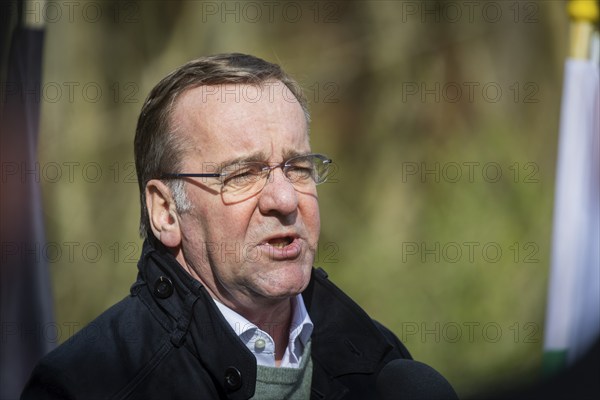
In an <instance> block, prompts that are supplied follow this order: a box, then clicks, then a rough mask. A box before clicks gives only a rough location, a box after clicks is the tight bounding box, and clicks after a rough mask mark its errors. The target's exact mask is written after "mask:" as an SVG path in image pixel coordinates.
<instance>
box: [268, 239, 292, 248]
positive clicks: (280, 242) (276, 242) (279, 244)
mask: <svg viewBox="0 0 600 400" xmlns="http://www.w3.org/2000/svg"><path fill="white" fill-rule="evenodd" d="M290 243H292V239H290V238H289V237H286V238H277V239H273V240H269V242H268V244H269V245H270V246H273V247H276V248H278V249H282V248H284V247H285V246H287V245H288V244H290Z"/></svg>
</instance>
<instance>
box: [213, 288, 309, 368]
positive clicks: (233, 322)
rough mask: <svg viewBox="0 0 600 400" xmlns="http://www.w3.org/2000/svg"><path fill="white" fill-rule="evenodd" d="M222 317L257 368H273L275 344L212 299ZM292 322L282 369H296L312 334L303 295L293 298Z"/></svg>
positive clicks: (248, 322) (230, 310)
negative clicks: (252, 357)
mask: <svg viewBox="0 0 600 400" xmlns="http://www.w3.org/2000/svg"><path fill="white" fill-rule="evenodd" d="M213 300H214V302H215V304H216V305H217V308H218V309H219V311H221V314H223V317H224V318H225V320H226V321H227V323H228V324H229V326H230V327H231V329H233V331H234V332H235V334H236V335H237V336H238V337H239V338H240V340H241V341H242V342H243V343H244V345H246V347H248V349H249V350H250V351H251V352H252V354H254V356H255V357H256V361H257V364H258V365H265V366H269V367H274V366H275V343H274V341H273V339H272V338H271V336H270V335H269V334H268V333H267V332H265V331H263V330H261V329H259V328H258V327H257V326H256V325H254V324H253V323H252V322H250V321H248V320H247V319H246V318H244V317H243V316H241V315H240V314H238V313H237V312H235V311H233V310H232V309H231V308H229V307H227V306H226V305H224V304H223V303H221V302H219V301H218V300H216V299H213ZM291 301H292V321H291V323H290V333H289V339H288V346H287V348H286V351H285V354H284V355H283V359H282V362H281V366H282V367H289V368H297V367H298V366H299V365H300V361H301V359H302V353H303V351H304V348H305V346H306V344H307V343H308V341H309V340H310V336H311V334H312V331H313V327H314V326H313V323H312V321H311V319H310V316H309V315H308V311H307V310H306V306H305V304H304V299H303V298H302V295H300V294H299V295H297V296H295V297H293V298H292V300H291Z"/></svg>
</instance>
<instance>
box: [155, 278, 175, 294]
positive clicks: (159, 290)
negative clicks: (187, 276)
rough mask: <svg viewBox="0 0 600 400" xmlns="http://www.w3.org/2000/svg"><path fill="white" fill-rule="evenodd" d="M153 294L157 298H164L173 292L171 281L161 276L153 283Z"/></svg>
mask: <svg viewBox="0 0 600 400" xmlns="http://www.w3.org/2000/svg"><path fill="white" fill-rule="evenodd" d="M154 294H155V295H156V297H158V298H159V299H166V298H167V297H169V296H171V295H172V294H173V282H171V280H170V279H169V278H167V277H164V276H161V277H160V278H158V279H157V280H156V282H155V283H154Z"/></svg>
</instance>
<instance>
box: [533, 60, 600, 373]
mask: <svg viewBox="0 0 600 400" xmlns="http://www.w3.org/2000/svg"><path fill="white" fill-rule="evenodd" d="M599 74H600V70H599V68H598V65H597V64H596V63H595V62H592V61H587V60H574V59H569V60H567V62H566V65H565V81H564V87H563V99H562V106H561V114H560V136H559V147H558V161H557V171H556V192H555V197H554V223H553V235H552V254H551V273H550V285H549V291H548V308H547V314H546V329H545V343H544V369H546V370H547V371H552V370H556V369H557V368H560V367H564V366H565V365H570V364H572V363H573V361H575V360H576V359H578V358H579V357H580V356H581V355H583V354H584V353H585V352H586V351H587V350H588V348H589V347H590V346H591V345H592V344H593V343H594V341H595V340H598V338H599V335H600V255H599V253H600V196H599V192H600V156H599V152H600V151H599V148H600V140H599V137H600V124H599V114H600V101H599V97H600V96H599V92H600V88H599V85H600V82H599Z"/></svg>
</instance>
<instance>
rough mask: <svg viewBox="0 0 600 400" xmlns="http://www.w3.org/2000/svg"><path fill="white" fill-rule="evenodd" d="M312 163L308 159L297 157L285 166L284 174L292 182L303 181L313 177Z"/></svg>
mask: <svg viewBox="0 0 600 400" xmlns="http://www.w3.org/2000/svg"><path fill="white" fill-rule="evenodd" d="M314 171H315V168H314V165H313V163H312V162H311V161H310V160H306V159H304V160H303V159H299V160H294V162H293V163H291V164H288V165H287V167H286V173H285V175H286V176H287V178H288V179H289V180H290V181H292V182H298V181H305V180H309V179H313V178H314Z"/></svg>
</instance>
